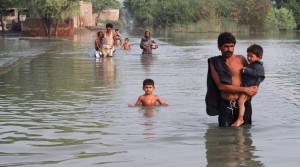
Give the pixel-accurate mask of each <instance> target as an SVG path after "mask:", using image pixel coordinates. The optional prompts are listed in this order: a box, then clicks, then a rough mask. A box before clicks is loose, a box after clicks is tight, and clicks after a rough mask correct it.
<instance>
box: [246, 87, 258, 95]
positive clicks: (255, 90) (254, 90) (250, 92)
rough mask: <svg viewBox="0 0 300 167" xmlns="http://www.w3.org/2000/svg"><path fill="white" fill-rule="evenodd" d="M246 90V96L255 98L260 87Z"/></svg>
mask: <svg viewBox="0 0 300 167" xmlns="http://www.w3.org/2000/svg"><path fill="white" fill-rule="evenodd" d="M245 89H246V94H247V95H248V96H250V97H253V96H255V95H256V93H257V91H258V86H250V87H245Z"/></svg>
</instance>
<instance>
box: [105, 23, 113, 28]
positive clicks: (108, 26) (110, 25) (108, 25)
mask: <svg viewBox="0 0 300 167" xmlns="http://www.w3.org/2000/svg"><path fill="white" fill-rule="evenodd" d="M106 28H114V26H113V25H112V24H111V23H107V24H106Z"/></svg>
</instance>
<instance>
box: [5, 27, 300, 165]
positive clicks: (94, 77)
mask: <svg viewBox="0 0 300 167" xmlns="http://www.w3.org/2000/svg"><path fill="white" fill-rule="evenodd" d="M121 34H122V36H123V38H125V37H128V38H129V40H130V43H131V45H132V49H131V50H129V51H124V50H121V49H120V48H118V49H117V50H116V52H115V55H114V57H112V58H103V59H94V58H92V57H91V56H90V55H92V54H93V52H94V47H93V42H94V38H95V37H96V34H95V33H88V34H82V35H78V36H76V37H74V38H72V39H71V38H70V39H64V40H61V39H59V40H58V39H55V40H54V39H48V40H47V39H27V38H25V39H20V38H19V37H14V38H0V49H1V52H0V66H5V65H7V64H10V63H14V62H18V61H19V60H20V59H22V61H21V62H20V63H17V64H18V65H16V66H13V68H11V69H10V70H9V71H8V70H7V71H6V73H4V74H2V75H0V92H1V93H0V147H1V151H0V166H1V167H9V166H20V167H38V166H43V167H50V166H51V167H52V166H53V167H66V166H72V167H82V166H109V167H124V166H126V167H132V166H143V167H148V166H149V167H150V166H151V167H166V166H173V167H181V166H190V167H194V166H207V167H214V166H217V167H218V166H251V167H252V166H255V167H259V166H272V167H274V166H300V160H299V158H298V157H299V153H300V151H299V149H297V146H298V145H299V144H300V132H299V129H300V117H299V114H298V113H299V106H300V75H299V71H300V66H299V60H300V56H299V54H300V34H277V35H274V34H273V35H266V34H256V35H253V34H252V35H249V34H235V36H236V38H237V45H236V50H235V53H237V54H243V55H246V49H247V47H248V46H249V45H251V44H253V43H257V44H260V45H262V46H263V47H264V51H265V52H264V57H263V59H262V61H263V62H264V65H265V69H266V79H265V81H264V82H263V83H262V84H261V86H260V89H259V93H258V94H257V95H256V96H255V97H254V98H253V102H252V105H253V118H252V119H253V125H252V126H251V127H239V128H219V127H218V124H217V117H210V116H208V115H206V112H205V103H204V97H205V93H206V74H207V58H209V57H211V56H215V55H218V54H220V52H219V50H218V48H217V36H218V34H214V33H212V34H173V35H167V36H166V35H158V34H155V33H153V37H154V39H155V40H156V41H157V43H158V44H159V48H158V49H156V50H154V51H153V53H154V54H153V55H141V53H142V51H141V49H140V48H139V43H140V40H141V37H142V35H143V33H141V34H134V33H130V32H122V31H121ZM146 78H152V79H153V80H154V81H155V87H156V89H155V92H154V93H155V94H157V95H159V96H160V97H161V98H162V99H163V100H165V101H166V102H168V103H169V106H168V107H161V106H157V107H154V108H142V107H134V108H130V107H128V106H127V105H128V104H129V103H133V102H135V101H136V100H137V98H138V96H139V95H141V94H143V90H142V81H143V80H144V79H146Z"/></svg>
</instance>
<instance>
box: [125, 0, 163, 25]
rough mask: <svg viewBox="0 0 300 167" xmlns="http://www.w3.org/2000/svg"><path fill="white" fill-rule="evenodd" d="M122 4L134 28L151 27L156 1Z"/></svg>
mask: <svg viewBox="0 0 300 167" xmlns="http://www.w3.org/2000/svg"><path fill="white" fill-rule="evenodd" d="M123 4H124V6H125V8H126V9H127V11H128V13H129V15H130V16H131V17H132V18H133V20H134V23H135V25H136V26H143V27H151V26H152V25H153V18H154V17H153V10H154V8H155V7H157V4H158V1H157V0H124V2H123Z"/></svg>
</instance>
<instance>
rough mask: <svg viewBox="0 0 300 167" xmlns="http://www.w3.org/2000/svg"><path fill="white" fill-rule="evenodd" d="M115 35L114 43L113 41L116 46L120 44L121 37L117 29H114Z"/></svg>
mask: <svg viewBox="0 0 300 167" xmlns="http://www.w3.org/2000/svg"><path fill="white" fill-rule="evenodd" d="M115 36H116V43H115V45H116V46H119V45H122V43H123V39H122V36H121V34H120V32H119V29H115Z"/></svg>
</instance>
